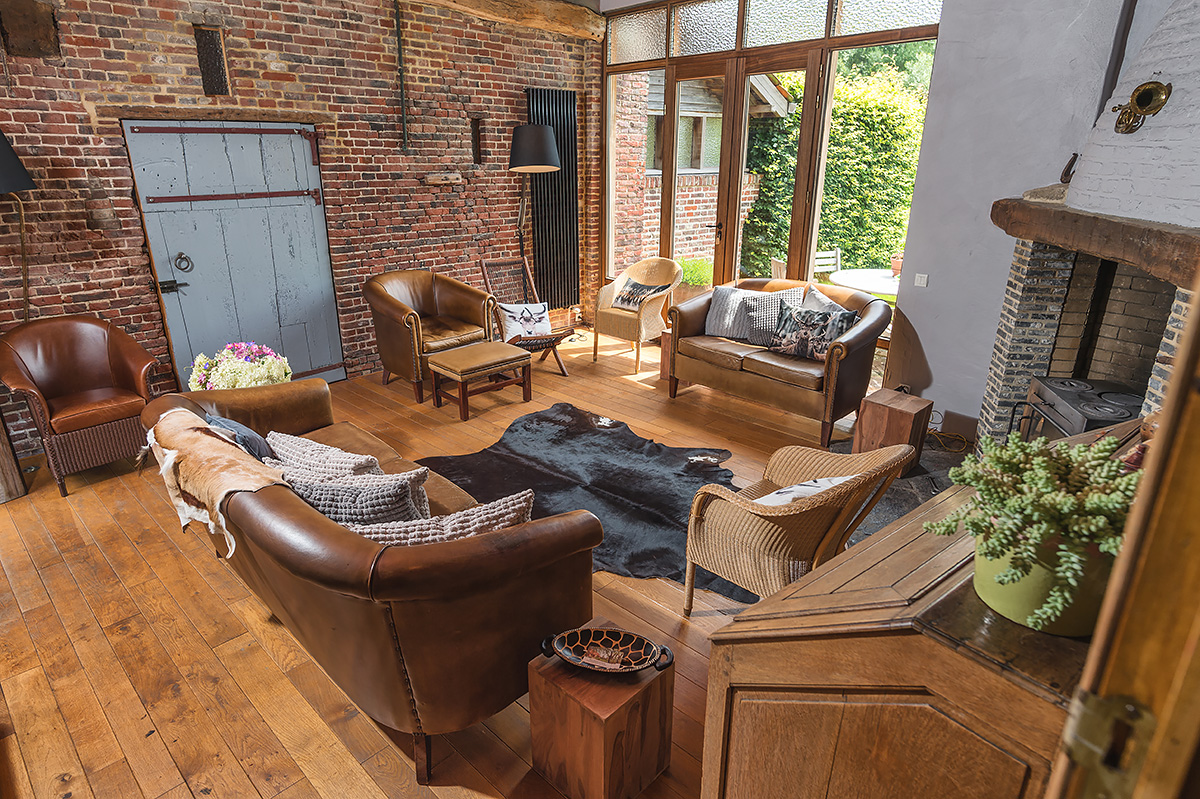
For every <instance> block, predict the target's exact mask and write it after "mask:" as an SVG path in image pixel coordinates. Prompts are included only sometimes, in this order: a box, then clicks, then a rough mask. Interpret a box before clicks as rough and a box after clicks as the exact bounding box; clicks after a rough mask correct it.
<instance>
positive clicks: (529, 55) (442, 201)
mask: <svg viewBox="0 0 1200 799" xmlns="http://www.w3.org/2000/svg"><path fill="white" fill-rule="evenodd" d="M56 6H59V7H58V9H57V12H56V13H57V19H58V25H59V36H60V41H61V46H62V58H61V59H60V60H43V59H31V58H14V57H8V58H7V61H6V66H7V75H6V77H5V78H4V79H3V80H0V129H2V130H3V131H4V132H5V133H7V134H8V136H9V138H10V140H11V141H12V143H13V146H14V148H15V150H16V152H17V153H18V155H19V156H20V157H21V159H22V161H23V162H24V164H25V166H26V168H27V169H28V170H29V172H30V173H31V175H32V176H33V178H34V181H35V182H36V183H37V188H36V189H35V190H33V191H29V192H25V193H24V195H23V196H24V197H25V199H26V210H27V212H28V233H29V237H30V276H31V280H30V283H31V294H32V300H33V305H34V315H35V316H53V315H58V314H65V313H92V314H97V315H102V316H104V317H105V318H108V319H110V320H112V321H114V322H116V323H117V324H119V325H121V326H122V327H123V328H124V329H125V330H127V331H128V332H129V333H131V334H132V335H134V336H135V338H137V339H138V341H140V342H141V343H142V344H143V345H144V346H145V347H146V348H147V349H148V350H149V351H150V352H151V353H152V354H154V355H155V356H156V357H157V358H158V359H159V361H160V365H159V366H158V367H157V368H156V370H155V373H154V378H153V382H154V387H155V389H156V390H158V391H164V390H168V389H173V388H175V379H174V376H173V374H172V373H171V370H170V367H169V363H170V355H169V347H168V343H167V338H166V333H165V329H164V326H163V321H162V314H161V308H160V306H159V301H158V297H157V294H156V292H155V290H154V286H153V278H152V274H151V268H150V264H149V259H148V257H147V254H146V247H145V237H144V235H143V232H142V227H141V220H140V218H139V215H138V212H137V209H136V207H135V205H134V203H133V199H132V195H133V183H132V177H131V171H130V167H129V162H128V156H127V153H126V150H125V143H124V140H123V138H122V134H121V130H120V125H119V120H120V119H121V118H171V119H205V118H207V119H213V118H219V119H248V120H288V121H296V122H311V123H315V124H316V126H317V131H318V135H319V137H320V150H321V178H322V183H323V189H324V202H325V214H326V224H327V228H328V234H329V248H330V255H331V258H332V265H333V281H334V287H335V292H336V295H337V305H338V317H339V322H340V325H341V332H342V342H343V352H344V356H345V361H346V366H347V370H348V371H349V373H350V374H352V375H355V374H361V373H363V372H367V371H371V370H374V369H377V368H378V360H377V357H376V349H375V344H374V334H373V331H372V327H371V322H370V314H369V312H368V310H367V308H366V305H365V303H364V302H363V300H362V297H361V291H360V289H361V286H362V283H363V281H364V280H365V279H366V278H367V277H368V276H370V275H372V274H375V273H378V272H382V271H385V270H392V269H405V268H431V269H434V270H436V271H439V272H445V273H448V274H451V275H454V276H455V277H459V278H460V279H464V280H467V281H468V282H471V283H474V284H479V283H480V278H479V276H478V270H477V266H476V264H477V260H478V258H479V257H480V255H481V254H484V253H487V254H489V255H513V254H515V253H516V234H515V230H514V225H515V221H516V214H517V190H518V187H519V185H520V184H519V182H518V179H517V177H516V176H515V175H513V174H512V173H509V172H508V171H507V157H508V142H509V135H508V130H509V129H510V128H511V127H512V126H513V125H516V124H520V123H521V122H524V121H525V111H524V109H525V97H524V92H523V89H524V88H525V87H526V86H536V87H543V88H555V89H569V90H574V91H576V92H578V93H579V120H580V123H579V127H580V130H579V141H580V153H579V157H580V208H581V214H580V227H581V236H582V242H583V247H582V262H583V264H582V272H583V276H584V286H583V287H582V288H583V294H584V297H585V305H584V307H588V306H589V305H590V304H591V298H592V297H594V294H595V291H596V285H597V284H598V282H599V274H600V267H599V264H598V245H599V227H598V221H597V219H596V217H597V215H598V204H599V187H600V179H599V174H598V172H597V170H598V168H599V163H598V160H597V158H598V150H599V146H598V144H599V137H600V132H599V125H600V124H601V116H600V108H599V89H600V68H601V65H600V57H601V49H600V45H599V44H598V43H595V42H590V41H586V40H580V39H574V38H570V37H566V36H560V35H556V34H549V33H543V32H540V31H536V30H533V29H527V28H519V27H515V26H510V25H504V24H500V23H493V22H488V21H483V20H477V19H474V18H470V17H466V16H464V15H462V14H459V13H457V12H454V11H449V10H445V9H440V8H425V7H422V6H419V5H415V4H412V3H402V4H401V8H402V13H403V15H404V27H403V33H404V39H405V41H404V47H405V61H406V67H407V71H408V76H407V81H406V89H407V98H408V113H409V125H408V130H409V138H410V149H409V151H407V152H405V151H402V149H401V135H400V105H399V84H398V78H397V62H396V40H395V28H394V16H393V9H392V3H391V2H389V1H388V0H361V1H360V2H356V3H353V4H347V3H340V4H331V3H325V2H319V0H296V2H291V3H286V4H278V3H267V4H263V3H260V2H257V1H256V0H230V2H224V3H220V4H211V5H207V6H203V7H200V6H196V5H195V4H192V3H190V2H186V0H156V2H155V3H154V4H153V7H152V8H150V7H146V5H145V4H141V3H132V2H103V1H102V0H64V2H62V3H61V4H59V3H56ZM194 7H195V8H197V10H196V11H193V10H192V9H193V8H194ZM193 23H205V24H216V25H221V26H222V27H224V28H225V29H226V30H227V35H226V48H227V51H228V59H229V71H230V82H231V86H232V95H231V96H229V97H217V98H207V97H205V96H204V94H203V92H202V89H201V85H200V72H199V67H198V65H197V61H196V52H195V40H194V36H193V32H192V25H193ZM471 117H480V118H482V119H483V120H484V122H483V161H484V163H483V164H482V165H475V164H473V163H472V156H471V142H470V122H469V121H468V120H469V118H471ZM451 171H454V172H460V173H462V175H463V177H464V178H465V181H464V182H463V183H461V184H457V185H447V186H427V185H425V184H424V183H423V182H422V178H423V177H424V176H425V175H427V174H429V173H436V172H451ZM16 231H17V226H16V214H15V211H14V209H13V207H12V203H9V202H4V203H0V330H2V329H8V328H9V327H11V326H12V325H13V324H14V322H15V321H16V320H17V319H18V318H19V271H18V263H19V259H18V255H17V252H18V247H17V234H16ZM185 374H186V371H185ZM4 415H5V421H6V422H7V424H8V426H9V429H10V430H11V431H13V433H14V435H13V437H14V443H15V444H16V445H17V448H18V451H19V452H20V453H26V452H29V451H32V450H33V449H36V448H37V447H38V446H40V442H38V441H37V440H36V436H35V435H34V434H32V432H31V430H32V423H31V421H30V419H29V416H28V412H27V411H26V409H25V408H24V405H23V404H21V403H13V402H11V401H8V402H6V403H5V405H4Z"/></svg>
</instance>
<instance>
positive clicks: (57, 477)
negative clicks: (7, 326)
mask: <svg viewBox="0 0 1200 799" xmlns="http://www.w3.org/2000/svg"><path fill="white" fill-rule="evenodd" d="M156 362H157V361H156V360H155V359H154V357H153V356H151V355H150V353H148V352H146V351H145V350H144V349H142V347H141V345H140V344H138V343H137V342H136V341H134V340H133V338H132V337H130V336H129V334H128V333H126V332H125V331H124V330H121V328H119V327H117V326H115V325H113V324H110V323H109V322H106V321H104V320H102V319H97V318H95V317H93V316H56V317H50V318H46V319H35V320H33V321H32V322H26V323H25V324H22V325H18V326H17V327H15V328H13V329H12V330H10V331H8V332H7V333H5V334H4V335H3V336H0V381H3V382H4V384H5V385H6V386H8V387H9V389H11V390H12V391H14V392H16V393H17V394H20V395H21V396H22V397H24V398H25V401H26V403H27V404H28V405H29V410H30V412H31V413H32V414H33V420H34V423H35V424H36V425H37V429H38V433H40V434H41V436H42V444H43V445H44V447H45V449H46V460H47V462H48V463H49V465H50V474H51V475H52V476H53V477H54V482H55V483H57V484H58V490H59V493H61V494H62V495H63V496H64V497H65V496H66V495H67V487H66V483H65V479H66V476H67V475H68V474H74V473H75V472H81V471H83V470H84V469H91V468H92V467H94V466H102V465H104V464H106V463H112V462H113V461H115V460H119V459H121V458H128V457H132V456H134V455H136V454H138V452H139V451H140V450H141V449H142V447H144V446H145V444H146V434H145V431H144V430H142V425H141V423H140V421H139V420H138V415H139V414H140V413H141V412H142V409H143V408H144V407H145V406H146V403H147V402H148V401H149V400H150V388H149V385H148V383H147V380H148V378H149V375H150V368H151V367H152V366H154V364H155V363H156Z"/></svg>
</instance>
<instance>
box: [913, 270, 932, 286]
mask: <svg viewBox="0 0 1200 799" xmlns="http://www.w3.org/2000/svg"><path fill="white" fill-rule="evenodd" d="M913 285H914V286H916V287H917V288H919V289H923V288H925V287H926V286H928V285H929V275H922V274H921V273H919V272H918V273H917V274H915V275H913Z"/></svg>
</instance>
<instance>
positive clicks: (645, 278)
mask: <svg viewBox="0 0 1200 799" xmlns="http://www.w3.org/2000/svg"><path fill="white" fill-rule="evenodd" d="M630 280H635V281H637V282H638V283H641V284H642V285H644V286H663V285H666V286H670V288H668V289H667V290H666V291H662V292H660V293H658V294H653V295H651V296H650V297H649V298H648V299H646V301H645V302H643V303H642V304H641V305H640V306H638V309H637V310H636V311H627V310H625V309H624V308H614V307H612V304H613V299H614V298H615V297H616V296H617V293H618V292H620V291H621V289H622V288H624V286H625V284H626V283H627V282H629V281H630ZM681 280H683V268H682V267H681V266H680V265H679V264H677V263H675V262H674V261H672V260H671V259H670V258H643V259H642V260H640V261H638V262H637V263H636V264H634V265H633V266H631V267H629V268H628V269H626V270H625V271H624V272H622V273H621V274H619V275H617V279H616V280H614V281H613V282H611V283H609V284H608V285H607V286H605V287H604V288H602V289H600V294H599V295H598V296H597V297H596V315H595V327H594V328H593V330H592V360H593V361H595V360H596V358H597V357H599V354H600V334H601V333H603V334H604V335H606V336H613V337H614V338H620V339H624V340H625V341H629V342H632V343H633V348H634V350H635V355H634V358H633V371H635V372H636V371H638V370H639V369H640V368H641V366H642V342H643V341H647V340H649V339H652V338H654V337H655V336H658V335H660V334H661V333H662V332H663V331H664V330H666V329H667V323H666V322H665V321H663V308H664V307H665V306H666V304H667V300H669V299H670V297H671V292H672V291H674V289H675V287H676V286H678V285H679V282H680V281H681Z"/></svg>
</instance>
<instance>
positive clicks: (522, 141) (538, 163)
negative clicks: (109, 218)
mask: <svg viewBox="0 0 1200 799" xmlns="http://www.w3.org/2000/svg"><path fill="white" fill-rule="evenodd" d="M508 168H509V170H511V171H513V172H557V171H558V170H559V169H562V164H560V163H559V160H558V145H556V144H555V143H554V128H552V127H550V126H549V125H518V126H517V127H515V128H513V137H512V149H511V150H510V151H509V154H508ZM10 191H11V189H10Z"/></svg>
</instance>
